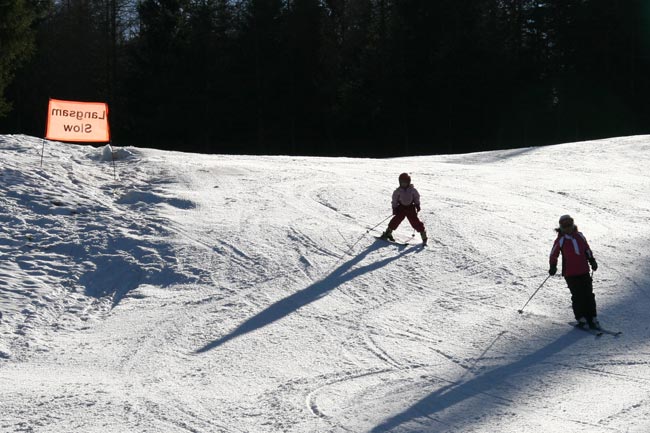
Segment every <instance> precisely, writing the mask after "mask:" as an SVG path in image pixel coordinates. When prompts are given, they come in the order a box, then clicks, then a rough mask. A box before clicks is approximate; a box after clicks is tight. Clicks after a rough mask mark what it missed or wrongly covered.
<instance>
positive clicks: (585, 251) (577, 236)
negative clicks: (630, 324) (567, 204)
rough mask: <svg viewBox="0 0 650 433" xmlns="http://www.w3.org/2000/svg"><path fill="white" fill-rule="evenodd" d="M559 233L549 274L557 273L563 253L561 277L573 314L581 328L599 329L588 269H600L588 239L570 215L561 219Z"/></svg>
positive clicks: (552, 253)
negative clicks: (558, 263) (586, 326)
mask: <svg viewBox="0 0 650 433" xmlns="http://www.w3.org/2000/svg"><path fill="white" fill-rule="evenodd" d="M555 231H556V232H557V233H558V235H557V239H555V242H554V243H553V249H552V250H551V257H550V260H549V262H550V265H551V268H550V269H549V271H548V273H549V274H550V275H555V273H556V272H557V259H558V257H559V255H560V253H562V276H564V279H565V280H566V283H567V286H569V290H570V291H571V304H572V307H573V314H574V315H575V317H576V320H577V321H578V326H580V327H584V326H585V325H589V327H590V328H591V329H600V323H599V322H598V318H597V317H596V297H595V296H594V292H593V286H592V278H591V276H590V275H589V265H591V269H592V270H594V271H595V270H596V269H598V263H596V259H595V258H594V255H593V253H592V252H591V249H590V248H589V244H588V243H587V239H586V238H585V236H584V235H583V234H582V233H581V232H579V231H578V227H576V225H575V224H574V222H573V218H571V216H569V215H562V216H561V217H560V227H559V228H557V229H555Z"/></svg>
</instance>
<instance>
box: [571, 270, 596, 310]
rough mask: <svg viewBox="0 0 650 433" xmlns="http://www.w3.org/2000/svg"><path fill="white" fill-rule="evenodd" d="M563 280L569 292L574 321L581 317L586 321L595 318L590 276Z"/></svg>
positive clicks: (594, 299) (594, 300)
mask: <svg viewBox="0 0 650 433" xmlns="http://www.w3.org/2000/svg"><path fill="white" fill-rule="evenodd" d="M564 279H565V280H566V283H567V286H569V290H571V306H572V307H573V314H574V315H575V317H576V320H578V319H579V318H581V317H584V318H586V319H587V320H589V319H591V318H592V317H596V296H594V288H593V285H592V279H591V275H589V274H585V275H578V276H576V277H564Z"/></svg>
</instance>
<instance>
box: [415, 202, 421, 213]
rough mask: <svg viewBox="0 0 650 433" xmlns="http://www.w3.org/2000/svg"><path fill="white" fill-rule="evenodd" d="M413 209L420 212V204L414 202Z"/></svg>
mask: <svg viewBox="0 0 650 433" xmlns="http://www.w3.org/2000/svg"><path fill="white" fill-rule="evenodd" d="M415 210H416V211H418V212H420V205H419V204H416V205H415Z"/></svg>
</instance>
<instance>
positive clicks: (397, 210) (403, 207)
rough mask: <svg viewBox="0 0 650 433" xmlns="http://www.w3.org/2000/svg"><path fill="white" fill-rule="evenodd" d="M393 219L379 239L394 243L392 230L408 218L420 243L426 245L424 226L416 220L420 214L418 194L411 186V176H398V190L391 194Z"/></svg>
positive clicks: (404, 174)
mask: <svg viewBox="0 0 650 433" xmlns="http://www.w3.org/2000/svg"><path fill="white" fill-rule="evenodd" d="M392 204H393V215H394V216H393V219H391V220H390V222H389V223H388V228H387V229H386V231H385V232H384V233H383V234H382V235H381V239H384V240H389V241H394V240H395V239H393V234H392V233H393V230H395V229H397V227H399V225H400V223H401V222H402V221H404V218H408V220H409V223H411V226H412V227H413V228H414V229H415V230H416V231H417V232H418V233H420V236H421V237H422V243H423V244H424V245H426V244H427V232H426V231H425V229H424V224H423V223H422V221H420V219H419V218H418V212H420V193H418V190H417V189H415V187H414V186H413V184H411V176H409V175H408V174H407V173H402V174H400V175H399V188H397V189H396V190H395V191H394V192H393V203H392Z"/></svg>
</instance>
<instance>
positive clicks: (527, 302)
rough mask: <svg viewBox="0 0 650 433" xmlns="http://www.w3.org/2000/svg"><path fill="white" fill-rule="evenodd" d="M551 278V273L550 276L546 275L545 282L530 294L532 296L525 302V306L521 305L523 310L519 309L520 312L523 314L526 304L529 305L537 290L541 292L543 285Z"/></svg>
mask: <svg viewBox="0 0 650 433" xmlns="http://www.w3.org/2000/svg"><path fill="white" fill-rule="evenodd" d="M549 278H551V276H550V275H549V276H548V277H546V279H545V280H544V282H543V283H542V284H540V285H539V287H538V288H537V290H535V292H534V293H533V294H532V295H531V296H530V298H528V300H527V301H526V303H525V304H524V306H523V307H521V310H517V311H519V314H522V313H523V312H524V308H526V305H528V303H529V302H530V300H531V299H533V297H534V296H535V295H536V294H537V292H539V289H541V288H542V286H543V285H544V284H546V282H547V281H548V279H549Z"/></svg>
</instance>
